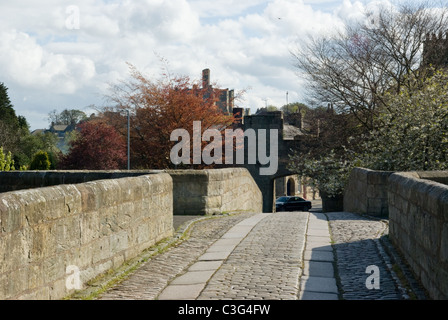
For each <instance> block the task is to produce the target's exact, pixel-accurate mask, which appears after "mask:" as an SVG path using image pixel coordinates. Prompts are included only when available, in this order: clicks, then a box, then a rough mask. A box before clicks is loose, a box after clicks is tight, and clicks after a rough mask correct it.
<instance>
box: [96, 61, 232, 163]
mask: <svg viewBox="0 0 448 320" xmlns="http://www.w3.org/2000/svg"><path fill="white" fill-rule="evenodd" d="M130 71H131V76H132V78H131V80H130V81H128V82H124V83H122V85H121V86H115V87H113V90H112V95H111V97H110V99H111V100H112V102H114V104H115V106H114V107H112V108H105V110H103V116H104V117H105V118H107V122H108V123H111V124H112V125H114V127H115V128H117V130H118V131H120V132H121V134H122V135H123V137H126V136H127V121H126V114H125V112H124V111H128V112H129V113H130V141H131V166H132V168H140V169H167V168H174V167H175V166H174V165H173V163H172V162H171V159H170V151H171V149H172V147H173V146H174V145H175V144H176V143H177V142H173V141H170V136H171V133H172V132H173V131H174V130H176V129H185V130H187V131H188V132H189V134H190V137H193V122H194V121H200V123H201V135H202V133H203V132H204V131H205V130H207V129H211V128H213V129H218V130H219V131H220V132H222V133H223V132H224V129H225V128H227V127H228V126H230V125H232V123H233V122H234V117H233V115H228V114H224V113H223V112H222V111H221V110H220V109H219V107H218V106H217V105H216V102H217V101H218V99H219V96H218V95H217V94H214V93H213V92H211V93H210V91H207V89H204V88H200V87H199V85H198V84H197V83H194V82H193V81H191V80H190V78H189V77H187V76H170V75H164V76H163V77H162V79H159V80H152V79H149V78H148V77H145V76H144V75H143V74H142V73H140V72H139V71H138V70H136V68H135V67H133V66H131V67H130ZM223 142H224V140H223ZM201 143H202V147H204V146H205V145H207V142H201ZM191 158H193V152H191ZM188 167H190V168H204V167H208V166H207V165H204V164H202V163H201V164H199V165H198V164H196V165H193V161H191V165H190V166H188Z"/></svg>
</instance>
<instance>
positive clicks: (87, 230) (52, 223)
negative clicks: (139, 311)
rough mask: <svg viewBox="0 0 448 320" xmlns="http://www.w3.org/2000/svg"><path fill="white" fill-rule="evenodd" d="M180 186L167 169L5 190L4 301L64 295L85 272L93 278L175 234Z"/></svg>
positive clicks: (1, 231) (0, 233)
mask: <svg viewBox="0 0 448 320" xmlns="http://www.w3.org/2000/svg"><path fill="white" fill-rule="evenodd" d="M16 174H17V173H16ZM34 187H36V185H35V186H34ZM172 189H173V183H172V179H171V177H170V175H169V174H166V173H160V174H151V175H143V176H139V177H129V178H121V179H109V180H98V181H92V182H87V183H81V184H76V185H75V184H68V185H59V186H52V187H44V188H35V189H28V190H20V191H13V192H5V193H0V300H3V299H60V298H62V297H64V296H67V295H68V294H70V293H72V292H73V290H74V287H73V286H72V285H68V284H67V281H68V279H69V277H70V276H73V277H76V276H77V274H75V273H76V272H77V270H79V276H80V280H81V283H85V282H86V281H88V280H90V279H92V278H94V277H96V276H97V275H99V274H101V273H103V272H105V271H107V270H108V269H110V268H115V267H118V266H120V265H122V264H123V263H124V262H125V261H127V260H129V259H132V258H134V257H135V256H137V255H138V254H140V253H141V252H142V251H143V250H144V249H146V248H148V247H150V246H152V245H154V244H155V243H156V242H158V241H160V240H162V239H164V238H166V237H169V236H171V235H172V233H173V216H172V214H173V193H172ZM73 267H74V269H70V268H73ZM68 270H71V271H73V272H75V273H74V274H73V275H68V274H67V272H68ZM71 271H70V272H71ZM70 279H73V278H70Z"/></svg>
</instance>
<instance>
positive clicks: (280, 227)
mask: <svg viewBox="0 0 448 320" xmlns="http://www.w3.org/2000/svg"><path fill="white" fill-rule="evenodd" d="M307 219H308V213H304V212H303V213H297V212H294V213H276V214H273V215H270V216H269V217H267V218H265V219H264V220H262V221H261V222H260V223H258V224H257V225H256V226H255V227H254V229H253V230H252V231H251V232H250V233H249V235H248V236H247V237H246V238H245V239H244V240H243V241H241V243H240V244H239V245H238V246H237V247H236V248H235V250H234V251H233V252H232V254H231V255H230V256H229V257H228V259H227V260H226V261H225V262H224V263H223V265H222V266H221V267H220V269H219V270H218V271H217V272H216V273H215V275H214V276H213V277H212V278H211V280H210V281H209V283H208V285H207V287H206V288H205V289H204V291H203V292H202V294H201V295H200V296H199V299H206V300H210V299H238V300H244V299H250V300H257V299H275V300H296V299H297V297H298V292H299V279H300V276H301V274H302V254H303V247H304V240H305V238H304V233H305V229H306V223H307Z"/></svg>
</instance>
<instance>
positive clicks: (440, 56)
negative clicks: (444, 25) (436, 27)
mask: <svg viewBox="0 0 448 320" xmlns="http://www.w3.org/2000/svg"><path fill="white" fill-rule="evenodd" d="M430 65H432V66H433V67H435V68H436V69H437V68H440V67H447V66H448V32H447V33H446V34H445V37H444V35H443V33H442V32H440V33H439V35H436V34H427V35H426V39H425V41H424V45H423V58H422V66H423V67H428V66H430Z"/></svg>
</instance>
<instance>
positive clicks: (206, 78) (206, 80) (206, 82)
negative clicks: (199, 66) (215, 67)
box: [202, 69, 210, 89]
mask: <svg viewBox="0 0 448 320" xmlns="http://www.w3.org/2000/svg"><path fill="white" fill-rule="evenodd" d="M208 87H210V69H204V70H202V88H203V89H205V88H208Z"/></svg>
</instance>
